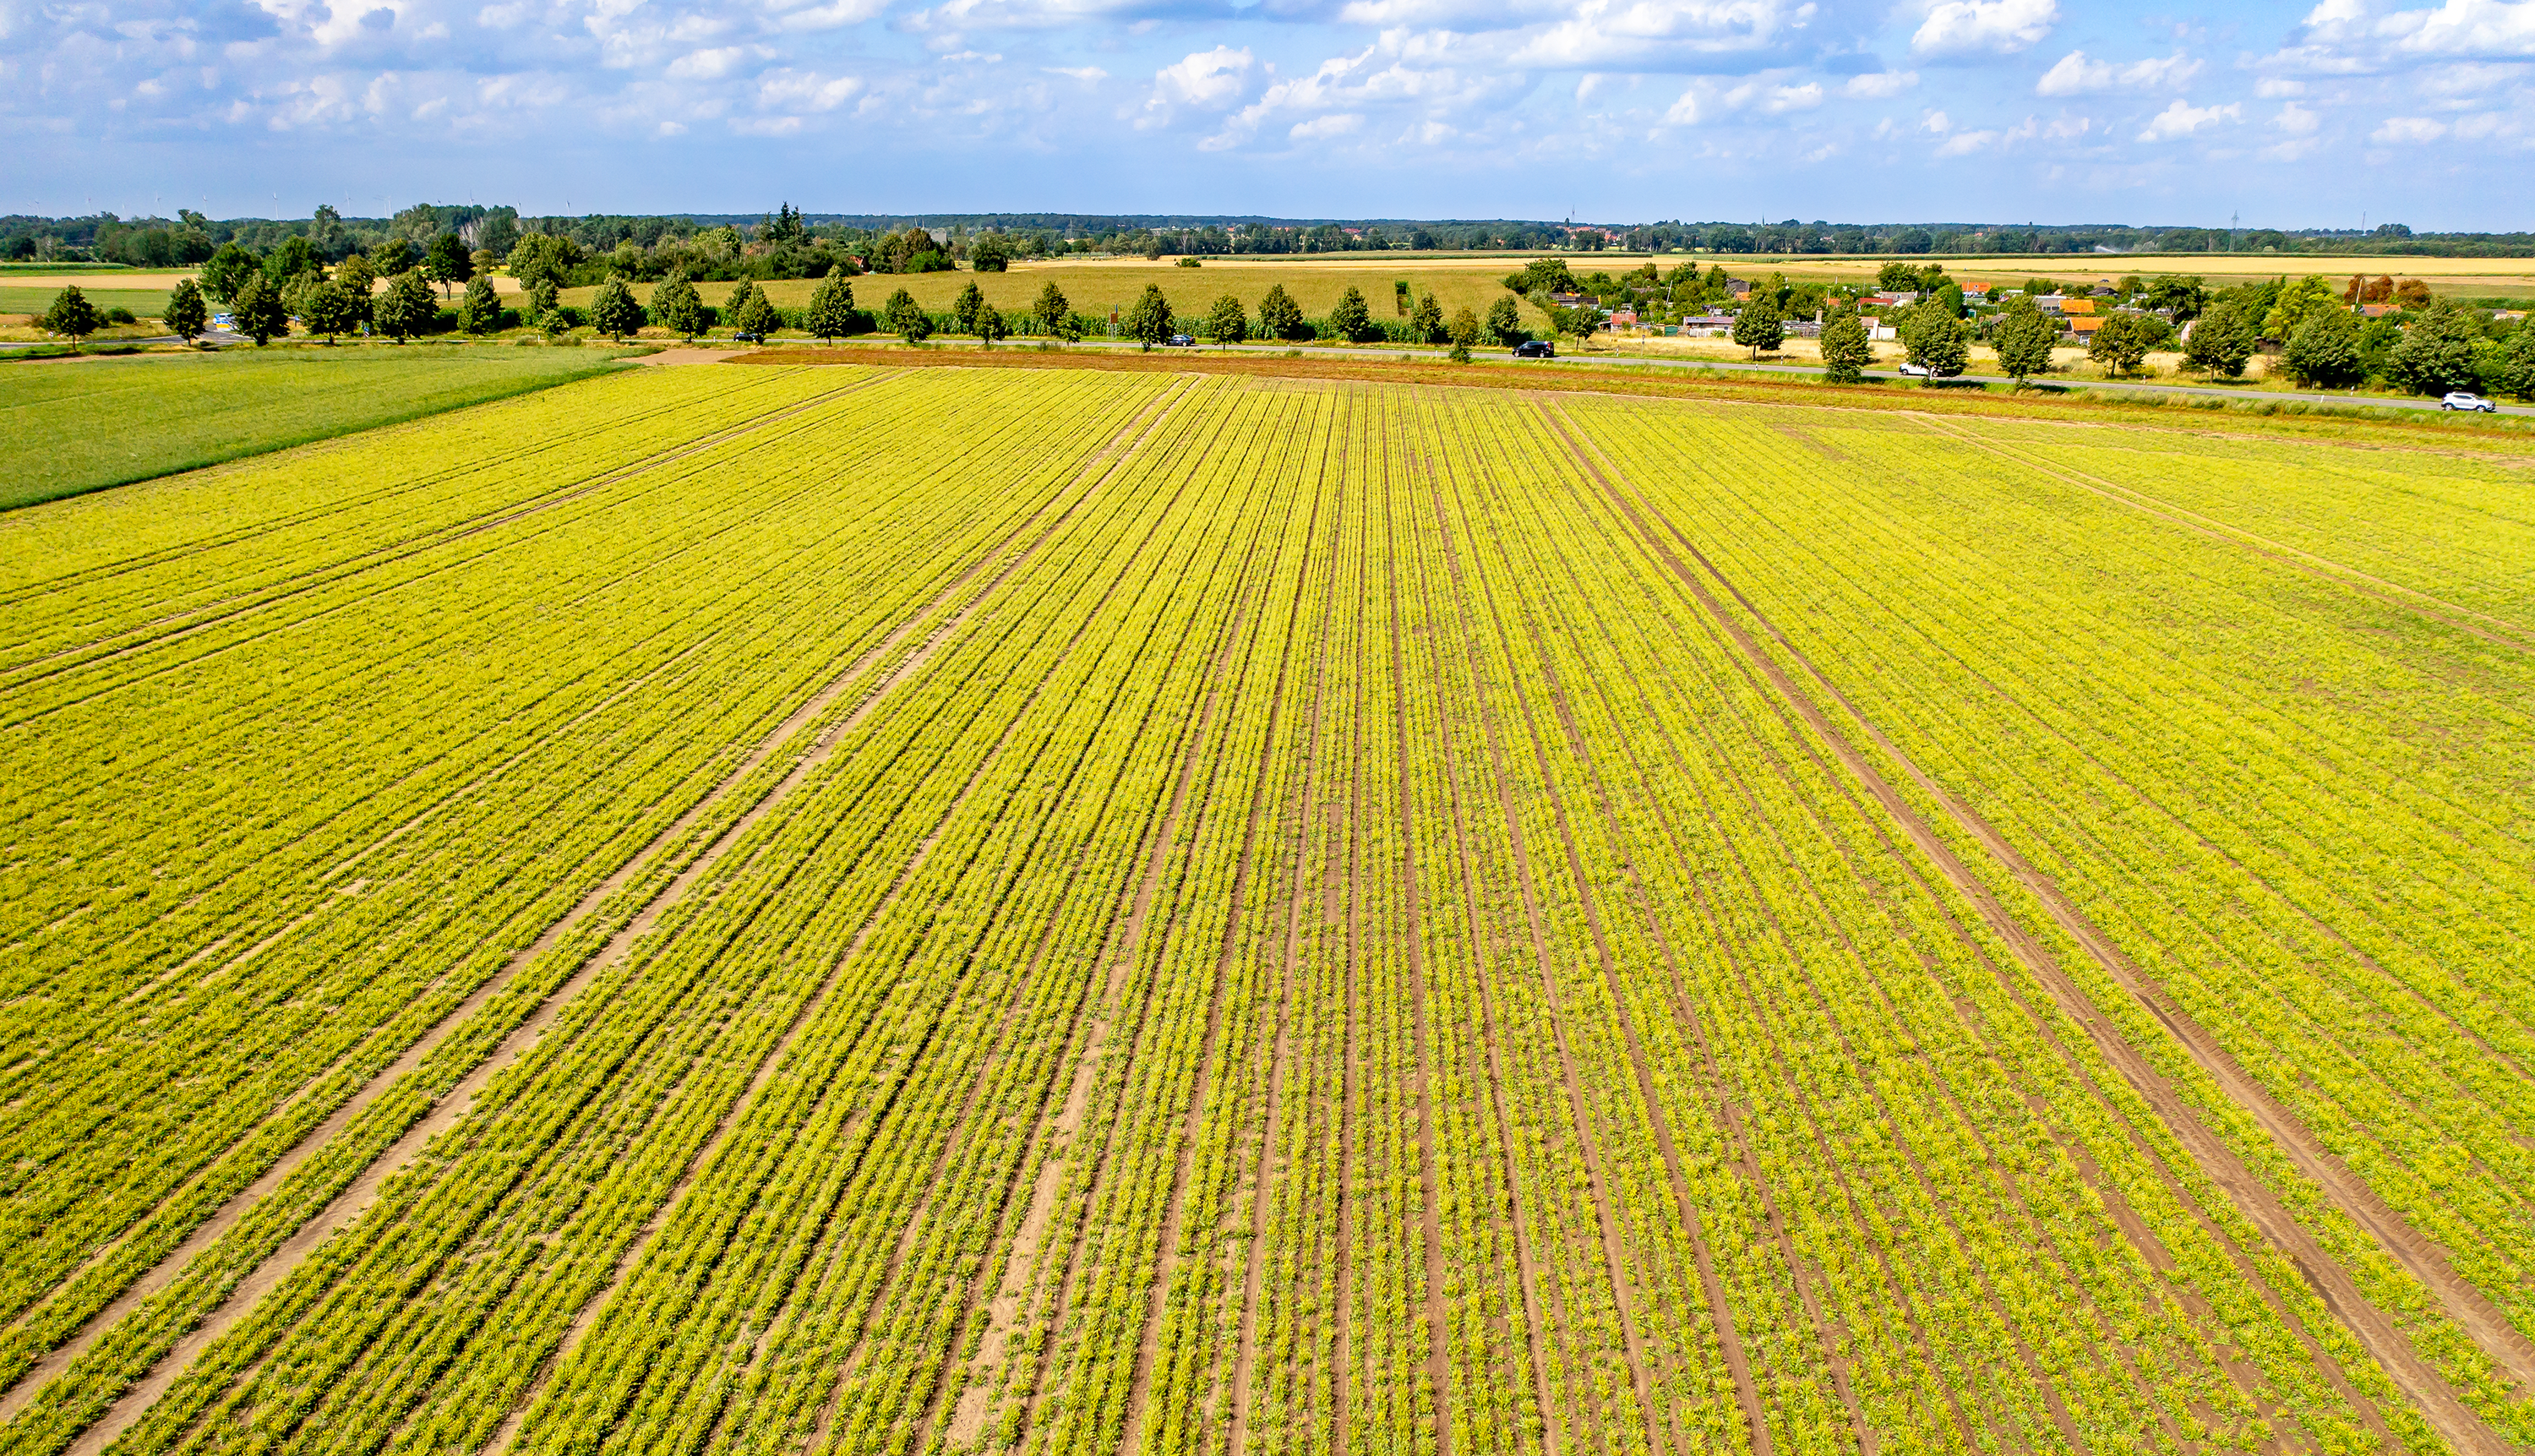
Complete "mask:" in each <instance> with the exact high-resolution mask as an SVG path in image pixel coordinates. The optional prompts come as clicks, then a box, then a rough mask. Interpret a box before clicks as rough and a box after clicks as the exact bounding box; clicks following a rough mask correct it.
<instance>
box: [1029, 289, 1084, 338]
mask: <svg viewBox="0 0 2535 1456" xmlns="http://www.w3.org/2000/svg"><path fill="white" fill-rule="evenodd" d="M1030 317H1032V318H1034V319H1037V320H1038V326H1039V331H1040V332H1041V333H1046V334H1062V333H1064V332H1065V322H1066V320H1068V319H1070V318H1072V317H1074V305H1073V304H1071V303H1068V302H1066V301H1065V291H1064V290H1063V289H1061V288H1059V287H1058V286H1057V285H1056V281H1055V280H1054V279H1050V280H1048V284H1047V286H1046V287H1043V288H1041V289H1039V290H1038V301H1037V302H1036V303H1033V304H1031V305H1030Z"/></svg>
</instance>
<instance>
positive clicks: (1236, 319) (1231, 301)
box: [1206, 293, 1250, 344]
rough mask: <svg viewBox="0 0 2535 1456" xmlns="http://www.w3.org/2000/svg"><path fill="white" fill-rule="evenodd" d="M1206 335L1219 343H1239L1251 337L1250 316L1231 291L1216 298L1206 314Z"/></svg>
mask: <svg viewBox="0 0 2535 1456" xmlns="http://www.w3.org/2000/svg"><path fill="white" fill-rule="evenodd" d="M1206 337H1208V338H1210V339H1212V340H1213V341H1214V342H1215V343H1217V344H1239V343H1240V342H1241V341H1243V340H1244V339H1247V338H1249V337H1250V316H1249V315H1248V314H1246V313H1244V312H1242V309H1241V300H1240V299H1238V298H1235V297H1233V296H1232V295H1231V294H1230V293H1226V294H1224V295H1223V296H1222V297H1220V298H1217V299H1215V300H1214V307H1213V308H1211V309H1209V310H1207V312H1206Z"/></svg>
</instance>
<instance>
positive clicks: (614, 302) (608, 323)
mask: <svg viewBox="0 0 2535 1456" xmlns="http://www.w3.org/2000/svg"><path fill="white" fill-rule="evenodd" d="M477 282H479V283H481V282H483V280H481V279H479V280H477ZM589 327H590V328H592V329H594V330H596V331H597V332H598V333H600V334H602V335H604V336H606V337H607V338H610V339H613V340H615V341H616V342H617V343H619V344H622V343H624V342H625V341H626V340H627V339H628V338H629V337H631V336H633V335H635V334H639V333H641V332H643V305H642V304H640V303H637V302H635V301H634V290H633V289H632V288H631V287H629V286H627V285H626V283H625V278H624V276H623V275H622V274H609V275H608V276H607V281H606V282H605V283H602V284H600V285H598V292H597V293H596V295H594V296H593V297H591V299H590V300H589Z"/></svg>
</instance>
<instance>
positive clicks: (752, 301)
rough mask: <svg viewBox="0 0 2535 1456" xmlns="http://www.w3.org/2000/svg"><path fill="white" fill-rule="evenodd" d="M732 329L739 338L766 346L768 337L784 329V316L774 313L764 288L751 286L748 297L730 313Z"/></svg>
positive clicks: (771, 302)
mask: <svg viewBox="0 0 2535 1456" xmlns="http://www.w3.org/2000/svg"><path fill="white" fill-rule="evenodd" d="M730 323H731V327H732V328H733V329H734V330H736V331H737V332H738V334H739V337H740V338H742V339H746V340H748V341H749V342H751V343H753V344H764V343H765V342H766V340H767V337H768V336H769V335H771V334H773V332H774V331H775V330H777V329H779V328H781V327H783V316H782V315H781V314H779V313H776V312H775V311H774V304H773V301H772V300H771V299H769V298H768V297H767V296H766V290H765V289H764V288H760V287H756V286H754V285H751V286H750V288H749V290H748V296H747V297H745V298H743V299H741V300H740V301H739V306H738V307H736V308H734V309H732V310H731V311H730Z"/></svg>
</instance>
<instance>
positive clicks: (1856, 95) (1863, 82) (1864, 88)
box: [1839, 71, 1919, 101]
mask: <svg viewBox="0 0 2535 1456" xmlns="http://www.w3.org/2000/svg"><path fill="white" fill-rule="evenodd" d="M1918 84H1919V73H1918V72H1916V71H1870V72H1868V73H1867V74H1866V75H1863V76H1851V77H1850V78H1848V84H1847V85H1845V86H1842V87H1841V88H1840V89H1839V90H1840V95H1844V96H1847V97H1849V98H1850V99H1852V100H1861V101H1881V100H1885V99H1887V98H1889V97H1892V96H1897V95H1901V93H1903V92H1905V91H1908V90H1909V89H1910V88H1912V87H1914V86H1917V85H1918Z"/></svg>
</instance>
